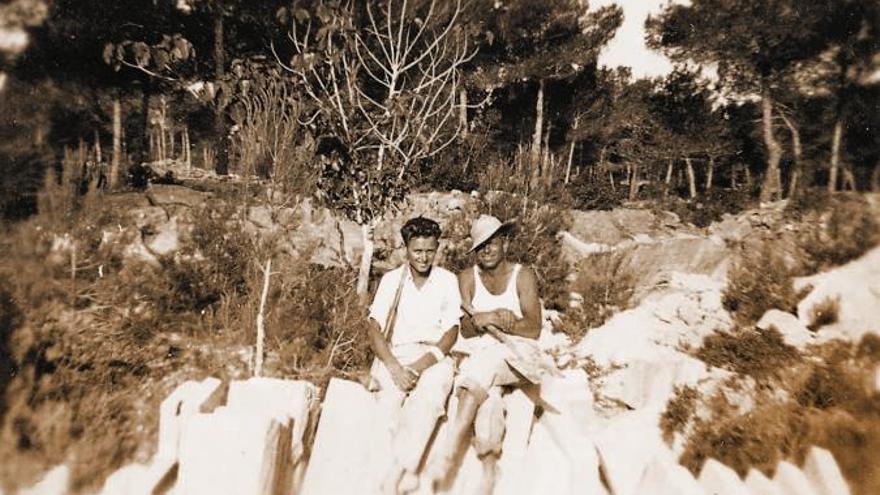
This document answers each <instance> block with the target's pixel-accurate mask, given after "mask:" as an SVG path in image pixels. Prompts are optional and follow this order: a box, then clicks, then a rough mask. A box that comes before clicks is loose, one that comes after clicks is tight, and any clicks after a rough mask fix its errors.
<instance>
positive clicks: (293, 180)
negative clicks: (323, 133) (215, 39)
mask: <svg viewBox="0 0 880 495" xmlns="http://www.w3.org/2000/svg"><path fill="white" fill-rule="evenodd" d="M236 70H237V71H239V72H241V76H239V77H240V78H241V79H240V81H239V83H238V85H237V88H236V89H237V91H236V92H235V96H234V99H233V104H232V108H231V112H230V113H231V116H232V120H233V122H235V125H236V133H235V134H234V135H233V137H232V149H233V153H234V155H235V158H236V160H234V164H235V165H234V166H233V167H232V171H234V172H237V173H239V174H243V175H245V176H251V175H257V176H259V177H261V178H269V179H271V180H272V183H273V184H276V187H277V189H278V190H279V192H281V194H282V195H285V196H288V197H291V196H293V195H294V194H299V195H302V196H309V195H311V194H312V193H313V192H314V188H315V186H316V183H317V174H318V168H317V166H315V163H314V152H315V143H314V140H313V139H312V136H311V133H310V132H307V131H306V129H305V128H304V127H303V126H302V125H300V119H301V117H302V116H303V112H304V109H303V107H304V105H303V103H302V102H301V101H300V99H299V96H298V95H297V92H296V90H295V88H294V86H293V82H292V81H291V80H290V78H289V77H288V76H285V75H284V74H282V73H281V72H280V71H279V69H277V68H275V67H271V66H270V67H266V66H265V64H262V63H259V62H257V61H248V62H244V63H242V64H240V65H238V66H236Z"/></svg>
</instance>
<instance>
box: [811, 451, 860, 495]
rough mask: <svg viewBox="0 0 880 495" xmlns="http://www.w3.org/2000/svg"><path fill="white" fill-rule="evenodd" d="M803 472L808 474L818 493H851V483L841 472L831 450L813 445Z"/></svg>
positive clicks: (833, 494) (817, 494)
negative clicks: (848, 482) (847, 482)
mask: <svg viewBox="0 0 880 495" xmlns="http://www.w3.org/2000/svg"><path fill="white" fill-rule="evenodd" d="M803 473H804V475H806V477H807V479H808V480H809V481H810V484H811V485H812V486H813V491H814V492H816V495H849V493H850V490H849V485H847V484H846V480H845V479H844V478H843V473H841V472H840V467H839V466H838V465H837V462H835V460H834V456H833V455H831V452H829V451H827V450H825V449H821V448H819V447H812V448H811V449H810V451H809V452H808V453H807V458H806V461H805V462H804V467H803Z"/></svg>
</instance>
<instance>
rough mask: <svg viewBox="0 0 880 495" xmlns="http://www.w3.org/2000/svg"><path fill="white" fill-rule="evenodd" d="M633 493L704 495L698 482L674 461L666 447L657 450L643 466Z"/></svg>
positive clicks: (673, 456) (672, 455)
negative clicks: (662, 449) (640, 476)
mask: <svg viewBox="0 0 880 495" xmlns="http://www.w3.org/2000/svg"><path fill="white" fill-rule="evenodd" d="M635 493H639V494H642V493H645V494H648V493H650V494H651V495H704V494H705V492H704V491H703V489H702V487H700V484H699V483H698V482H697V480H696V478H694V476H693V475H692V474H691V472H690V471H688V470H687V469H685V468H684V467H683V466H681V465H680V464H679V463H677V462H676V461H675V455H674V454H673V453H672V452H671V451H669V450H668V449H667V450H665V451H664V452H658V454H657V455H656V456H655V457H654V460H652V461H651V462H650V464H648V467H647V468H645V473H644V474H643V475H642V479H641V480H640V481H639V486H638V488H637V489H636V491H635Z"/></svg>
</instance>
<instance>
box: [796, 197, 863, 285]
mask: <svg viewBox="0 0 880 495" xmlns="http://www.w3.org/2000/svg"><path fill="white" fill-rule="evenodd" d="M787 214H788V215H789V216H791V217H793V218H797V219H799V220H800V221H801V222H803V224H804V229H803V231H802V232H801V233H800V235H799V238H798V245H799V247H800V248H801V250H802V251H803V252H804V254H805V259H804V264H805V269H806V271H807V272H809V273H813V272H817V271H821V270H825V269H828V268H831V267H834V266H839V265H843V264H845V263H848V262H850V261H852V260H854V259H856V258H858V257H860V256H861V255H863V254H864V253H866V252H867V251H868V250H870V249H871V248H873V247H874V246H876V245H877V244H878V243H880V220H878V218H877V216H876V215H875V213H874V212H873V211H872V209H871V206H870V204H868V201H867V200H866V199H865V198H864V197H862V196H859V195H853V194H835V195H828V194H827V193H815V194H810V195H809V197H808V196H807V195H806V194H804V195H802V196H800V197H798V199H793V200H791V201H790V202H789V205H788V208H787Z"/></svg>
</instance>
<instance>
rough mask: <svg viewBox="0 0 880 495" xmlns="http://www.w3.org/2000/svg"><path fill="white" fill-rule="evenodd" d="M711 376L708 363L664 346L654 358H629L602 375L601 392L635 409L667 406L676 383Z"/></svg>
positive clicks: (686, 382)
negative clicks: (620, 365)
mask: <svg viewBox="0 0 880 495" xmlns="http://www.w3.org/2000/svg"><path fill="white" fill-rule="evenodd" d="M710 376H712V375H711V373H710V371H709V369H708V368H707V366H706V364H705V363H704V362H702V361H700V360H698V359H695V358H693V357H690V356H688V355H687V354H683V353H679V352H675V351H670V350H668V349H663V350H661V351H658V355H657V356H656V357H655V359H652V360H643V359H640V360H637V361H630V362H629V363H627V364H626V365H625V366H624V367H623V368H621V369H618V370H614V371H612V372H611V373H609V374H608V375H606V376H604V377H602V378H601V379H600V380H601V389H602V392H601V393H602V395H604V396H605V397H608V398H611V399H617V400H619V401H621V402H623V403H624V404H626V405H627V406H629V407H631V408H632V409H641V408H643V407H650V406H657V407H662V406H664V405H665V404H666V403H667V402H668V401H669V399H670V398H671V397H672V396H673V394H674V391H675V387H676V386H683V385H690V386H696V385H697V384H698V383H699V382H700V381H701V380H703V379H706V378H708V377H710Z"/></svg>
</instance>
